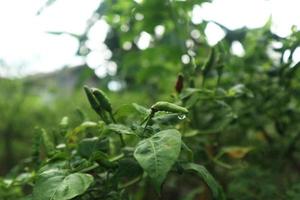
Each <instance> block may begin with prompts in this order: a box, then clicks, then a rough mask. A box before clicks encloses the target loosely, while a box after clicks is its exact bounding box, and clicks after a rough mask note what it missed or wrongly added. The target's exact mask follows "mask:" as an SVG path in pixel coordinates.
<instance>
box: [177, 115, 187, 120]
mask: <svg viewBox="0 0 300 200" xmlns="http://www.w3.org/2000/svg"><path fill="white" fill-rule="evenodd" d="M185 118H186V116H185V115H178V119H180V120H183V119H185Z"/></svg>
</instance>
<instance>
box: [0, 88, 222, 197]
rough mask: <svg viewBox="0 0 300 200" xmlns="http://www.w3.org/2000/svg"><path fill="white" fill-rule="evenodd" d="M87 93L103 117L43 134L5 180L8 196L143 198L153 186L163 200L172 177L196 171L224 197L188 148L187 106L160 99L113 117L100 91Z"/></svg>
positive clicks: (65, 122) (63, 124)
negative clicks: (169, 178)
mask: <svg viewBox="0 0 300 200" xmlns="http://www.w3.org/2000/svg"><path fill="white" fill-rule="evenodd" d="M85 92H86V95H87V98H88V100H89V102H90V104H91V107H92V108H93V109H94V111H95V112H96V113H97V114H98V115H99V116H100V118H101V119H102V120H100V121H98V122H94V121H83V122H82V123H81V124H80V125H78V126H76V127H74V128H71V127H69V122H68V118H67V117H64V118H63V119H62V121H61V123H60V125H59V128H58V129H57V131H56V132H53V133H49V132H46V131H45V130H44V129H37V130H36V131H37V132H36V138H35V144H34V152H33V155H32V157H31V158H30V159H28V160H27V161H26V163H24V165H25V166H26V167H25V168H24V169H18V170H17V171H18V172H21V173H19V174H18V175H17V176H15V177H12V178H9V179H3V180H2V181H1V184H2V187H1V192H3V194H4V195H3V198H4V199H11V198H17V197H18V196H19V195H20V197H22V195H24V194H23V193H25V194H26V193H31V194H30V195H29V196H27V197H26V198H25V199H33V200H47V199H53V200H55V199H57V200H67V199H99V198H100V199H137V198H139V197H143V196H144V195H145V194H144V193H146V192H147V183H148V182H150V183H151V184H152V185H153V188H154V189H155V191H156V192H157V196H156V197H158V196H160V195H162V194H163V193H162V192H161V188H162V184H163V183H164V182H165V181H166V179H167V175H168V174H169V173H170V172H172V173H173V174H178V175H177V176H179V175H180V174H184V173H185V172H186V173H188V172H193V173H196V174H197V175H198V176H199V177H200V178H202V180H203V181H204V183H206V184H207V186H208V188H209V189H210V190H211V195H212V197H213V199H225V197H224V193H223V190H222V188H221V186H220V185H219V183H218V182H217V181H216V180H215V179H214V178H213V176H212V175H211V174H210V173H209V172H208V171H207V170H206V168H205V167H204V166H202V165H199V164H196V163H195V162H194V156H193V151H192V150H191V149H190V148H189V147H188V145H187V144H185V140H184V138H183V137H185V135H184V132H185V131H184V126H186V123H187V122H185V121H186V120H184V119H183V118H185V115H187V114H188V110H187V109H185V108H184V107H181V106H178V105H176V104H173V103H169V102H158V103H156V104H154V105H153V106H152V107H151V108H150V109H147V108H145V107H143V106H141V105H138V104H132V105H130V106H128V105H127V106H124V107H120V108H119V109H118V110H116V111H115V112H113V108H112V106H111V104H110V101H109V99H108V98H107V97H106V95H105V94H104V93H103V92H102V91H101V90H98V89H95V88H88V87H85ZM185 98H186V97H185ZM177 101H179V99H177ZM178 103H179V102H178ZM143 119H144V120H143ZM141 121H142V122H141ZM176 124H177V125H176ZM175 125H176V126H175ZM175 127H177V129H175ZM179 131H182V132H181V133H180V132H179ZM189 137H190V136H189ZM20 167H21V166H20ZM175 177H176V176H175ZM173 181H175V182H176V180H173ZM177 181H178V180H177ZM133 185H136V186H137V188H138V189H136V188H135V189H133V188H132V187H131V186H133ZM22 189H23V190H22ZM16 191H18V192H16ZM133 191H135V192H133ZM10 195H13V196H10ZM145 198H146V197H145ZM148 198H149V197H148Z"/></svg>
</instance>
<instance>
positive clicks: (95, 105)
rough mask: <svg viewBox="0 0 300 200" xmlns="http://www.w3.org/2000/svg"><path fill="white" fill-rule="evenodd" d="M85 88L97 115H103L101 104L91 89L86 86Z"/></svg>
mask: <svg viewBox="0 0 300 200" xmlns="http://www.w3.org/2000/svg"><path fill="white" fill-rule="evenodd" d="M83 88H84V91H85V94H86V96H87V98H88V100H89V102H90V105H91V107H92V108H93V109H94V110H95V111H96V113H98V114H100V113H102V109H101V107H100V104H99V103H98V102H97V100H96V99H95V97H94V95H93V93H92V91H91V89H90V88H89V87H88V86H84V87H83ZM100 115H101V114H100Z"/></svg>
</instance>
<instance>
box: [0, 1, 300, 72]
mask: <svg viewBox="0 0 300 200" xmlns="http://www.w3.org/2000/svg"><path fill="white" fill-rule="evenodd" d="M139 1H140V0H139ZM44 3H45V0H26V1H24V0H1V1H0V27H1V29H0V60H3V61H4V62H5V63H6V64H7V66H10V67H9V68H6V69H5V70H3V69H1V68H0V76H4V75H8V74H13V75H20V74H19V73H22V74H31V73H37V72H50V71H53V70H57V69H59V68H61V67H63V66H66V65H68V66H69V65H76V64H80V63H81V62H82V59H81V58H78V57H76V56H75V52H76V50H77V48H78V45H79V44H78V41H77V40H76V39H75V38H73V37H72V36H69V35H51V34H47V31H66V32H70V33H75V34H81V33H82V32H83V31H84V28H85V23H86V20H87V19H88V18H89V17H90V16H91V14H92V12H93V11H94V9H96V8H97V6H98V5H99V3H101V0H56V2H55V3H54V4H53V5H52V6H50V7H48V8H47V9H45V10H44V12H42V14H41V15H39V16H37V15H36V13H37V11H38V10H39V9H40V8H41V7H42V5H43V4H44ZM299 8H300V1H299V0H215V1H214V2H213V4H210V3H205V4H204V5H203V6H201V7H200V6H195V8H194V11H193V22H194V23H199V22H201V19H213V20H215V21H217V22H220V23H222V24H224V25H225V26H227V27H228V28H230V29H236V28H240V27H242V26H247V27H249V28H257V27H260V26H262V25H264V24H265V23H266V21H267V20H268V18H269V16H270V15H271V14H272V19H273V22H274V25H273V28H272V30H273V31H274V32H275V33H277V34H278V35H280V36H287V35H288V34H289V33H290V29H291V26H292V25H297V27H300V12H299V10H298V9H299ZM107 30H108V25H107V24H106V23H105V22H104V21H100V22H99V23H97V25H96V26H95V27H94V28H93V29H92V32H91V33H90V34H89V37H90V40H91V43H95V42H97V43H98V42H103V41H104V38H105V34H106V31H107ZM206 33H207V34H208V38H209V40H210V42H211V43H212V44H213V43H215V42H217V41H218V40H219V39H220V38H222V31H221V30H219V29H218V27H215V26H213V25H212V26H210V27H209V28H207V30H206ZM148 39H149V38H148ZM143 40H144V41H141V42H144V46H145V44H147V41H146V40H147V37H145V39H143ZM98 44H99V43H98ZM146 46H147V45H146ZM110 56H111V55H110V54H109V51H108V50H107V49H106V47H105V46H104V45H102V46H101V45H100V46H98V47H95V48H94V51H93V52H92V53H91V54H90V55H89V56H88V63H89V65H90V66H91V67H92V68H97V67H98V68H101V65H102V64H103V63H105V62H107V60H109V58H110ZM106 64H107V63H106ZM109 64H110V65H111V68H113V69H114V70H115V68H116V66H115V65H114V63H109ZM20 67H21V69H20ZM17 68H18V70H16V69H17ZM101 69H102V68H101ZM101 69H98V72H99V73H100V74H101V73H103V70H102V71H101Z"/></svg>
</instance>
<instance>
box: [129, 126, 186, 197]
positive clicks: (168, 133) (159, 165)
mask: <svg viewBox="0 0 300 200" xmlns="http://www.w3.org/2000/svg"><path fill="white" fill-rule="evenodd" d="M180 149H181V134H180V133H179V132H178V131H177V130H175V129H169V130H165V131H161V132H158V133H156V134H155V135H153V136H152V137H150V138H147V139H145V140H142V141H140V142H139V143H138V145H137V147H136V149H135V152H134V157H135V159H136V160H137V161H138V163H139V164H140V165H141V166H142V168H143V169H144V170H145V172H147V173H148V175H149V176H150V178H151V179H152V181H153V183H154V185H155V188H156V190H157V191H160V186H161V184H162V183H163V181H164V180H165V178H166V176H167V174H168V172H169V171H170V169H171V167H172V165H173V164H174V163H175V161H176V160H177V158H178V156H179V153H180Z"/></svg>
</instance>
